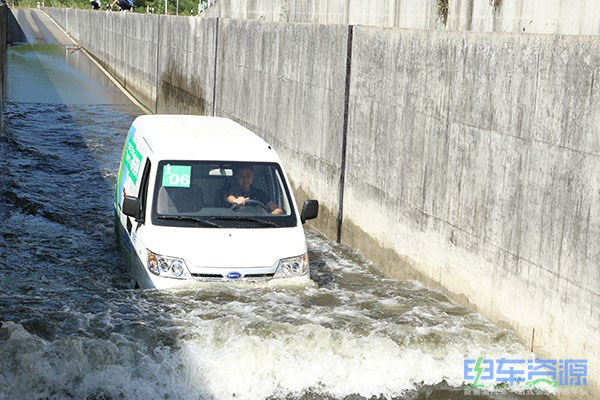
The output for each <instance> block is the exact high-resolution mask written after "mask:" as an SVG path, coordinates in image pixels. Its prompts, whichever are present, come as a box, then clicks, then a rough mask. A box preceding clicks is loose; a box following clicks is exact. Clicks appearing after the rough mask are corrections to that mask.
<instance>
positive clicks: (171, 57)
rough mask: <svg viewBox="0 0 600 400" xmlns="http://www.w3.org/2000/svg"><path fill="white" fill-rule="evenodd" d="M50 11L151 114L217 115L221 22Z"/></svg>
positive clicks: (141, 15) (75, 11) (127, 14)
mask: <svg viewBox="0 0 600 400" xmlns="http://www.w3.org/2000/svg"><path fill="white" fill-rule="evenodd" d="M46 12H47V13H48V14H49V15H50V16H51V17H52V18H53V19H54V20H55V21H56V22H57V23H58V24H59V25H60V26H62V27H63V28H65V30H66V31H67V32H68V33H69V34H70V35H71V36H72V37H73V38H74V39H75V40H76V41H77V42H78V43H80V44H81V45H82V46H84V47H85V48H87V49H88V50H90V52H91V53H92V54H93V56H94V57H95V58H96V59H97V60H98V61H99V62H100V63H101V64H102V65H103V66H104V67H105V68H106V69H107V70H108V71H109V72H110V73H111V74H112V75H113V76H114V77H115V78H117V80H118V81H119V82H120V83H121V84H122V85H123V86H125V88H126V89H127V90H129V91H130V92H131V93H132V94H133V95H134V96H135V97H136V98H137V99H138V100H139V101H140V102H141V103H142V104H143V105H144V106H146V107H147V108H149V109H150V110H153V111H155V112H159V113H169V112H175V111H177V112H179V113H190V114H212V110H213V98H214V94H213V93H214V70H215V64H214V60H215V46H216V42H215V37H216V36H215V35H216V23H217V21H216V20H208V19H201V18H186V17H174V16H173V17H164V16H159V15H144V14H132V13H108V12H98V13H90V12H88V11H86V10H77V9H53V8H49V9H46Z"/></svg>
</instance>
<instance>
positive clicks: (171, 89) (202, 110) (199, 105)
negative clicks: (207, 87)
mask: <svg viewBox="0 0 600 400" xmlns="http://www.w3.org/2000/svg"><path fill="white" fill-rule="evenodd" d="M211 102H212V100H211V101H208V102H207V101H206V99H205V98H204V92H203V91H202V82H201V81H200V79H198V78H197V77H195V76H193V75H192V76H190V77H189V79H188V78H187V77H185V76H184V75H183V74H182V73H181V72H180V71H179V70H178V68H177V66H176V65H175V64H173V63H169V64H168V65H167V66H166V67H165V71H164V72H163V73H162V74H161V76H160V92H159V93H158V100H157V110H156V112H157V113H179V114H181V113H184V114H197V115H212V111H213V110H212V109H210V110H209V109H208V108H209V107H207V105H208V104H210V103H211Z"/></svg>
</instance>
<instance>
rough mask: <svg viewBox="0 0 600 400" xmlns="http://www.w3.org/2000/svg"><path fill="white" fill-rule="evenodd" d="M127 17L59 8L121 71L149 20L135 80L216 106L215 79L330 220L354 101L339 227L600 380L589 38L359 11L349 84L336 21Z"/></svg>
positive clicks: (599, 169) (219, 109)
mask: <svg viewBox="0 0 600 400" xmlns="http://www.w3.org/2000/svg"><path fill="white" fill-rule="evenodd" d="M49 12H51V13H55V12H56V13H58V18H57V19H60V18H63V17H62V15H63V14H62V11H55V10H51V11H49ZM131 17H132V16H131V15H127V14H126V13H119V15H117V13H112V14H111V13H92V12H87V11H73V10H68V11H67V12H66V17H65V22H63V23H64V24H66V26H67V27H70V29H72V30H73V32H76V33H77V35H81V34H82V33H83V35H84V36H82V39H81V40H82V41H83V43H86V40H87V39H86V37H88V36H89V35H92V34H94V32H95V34H96V35H98V36H99V37H100V38H101V39H102V40H100V41H97V42H95V44H93V43H92V42H89V41H88V42H87V43H91V44H90V46H92V47H91V48H90V51H91V52H92V53H94V54H96V55H97V56H98V58H99V59H101V60H102V61H103V62H104V63H106V64H108V65H107V67H110V68H113V70H114V71H115V74H116V75H117V76H119V71H123V70H129V71H136V69H135V68H142V67H141V66H140V65H136V66H134V64H138V63H140V62H139V58H138V56H136V54H137V53H136V52H137V51H138V49H135V48H132V46H130V45H123V46H121V45H120V44H119V43H120V42H119V38H120V37H125V36H127V37H129V38H131V39H130V41H131V42H132V43H134V42H135V38H149V36H151V35H152V33H151V32H153V31H152V29H157V31H156V32H158V33H157V34H158V41H154V42H153V43H160V45H159V46H158V48H157V51H156V53H152V51H153V50H152V49H154V48H152V47H151V50H150V51H149V52H148V51H147V52H146V53H149V54H150V55H148V57H150V58H151V57H155V58H154V62H157V63H158V64H157V67H156V68H158V69H157V71H159V72H158V74H156V73H154V75H153V72H152V69H151V67H152V66H153V65H154V63H153V62H152V61H150V62H148V63H147V66H146V67H143V68H144V69H147V70H148V71H149V72H148V74H147V75H146V76H147V78H141V77H140V78H139V83H137V84H136V87H140V88H144V87H145V86H144V85H146V84H147V86H148V88H150V89H140V90H146V91H147V92H148V97H149V98H151V99H152V96H156V95H157V94H158V98H156V97H155V98H154V101H155V104H156V106H158V110H159V111H161V110H164V111H176V112H198V113H201V112H203V113H206V114H208V115H211V114H212V106H213V104H212V103H211V101H212V96H213V95H214V96H216V97H215V102H214V110H215V112H214V113H215V115H220V116H227V117H231V118H233V119H235V120H237V121H239V122H241V123H242V124H244V125H245V126H247V127H249V128H250V129H252V130H253V131H255V132H257V133H258V134H259V135H261V136H262V137H263V138H265V139H266V140H267V141H268V142H270V143H272V144H273V145H274V146H275V148H276V149H277V150H278V152H279V153H280V155H281V156H282V158H283V161H284V165H285V166H286V169H287V170H288V172H289V174H290V177H291V179H292V181H293V185H294V187H295V189H296V192H297V194H298V197H299V198H300V200H302V199H304V198H306V197H313V198H317V199H319V200H320V201H321V204H322V206H323V207H322V211H323V214H322V216H321V217H320V218H319V219H318V220H317V228H318V229H320V230H321V231H323V232H325V233H326V234H327V235H328V236H329V237H335V231H336V228H337V226H336V221H337V209H338V205H339V200H340V196H339V195H340V193H339V190H338V189H339V185H340V177H341V172H342V171H341V161H342V146H343V143H344V140H343V132H344V128H343V127H344V104H345V100H348V111H349V116H348V120H347V123H348V134H347V155H346V171H345V175H344V177H345V185H344V209H343V216H344V224H343V231H342V240H343V242H344V243H346V244H349V245H351V246H352V247H354V248H357V249H358V250H360V251H362V252H363V253H364V254H365V255H366V256H367V257H369V258H370V259H372V260H374V261H375V262H376V263H377V264H378V265H379V267H380V268H381V269H383V270H385V271H386V272H387V273H388V274H390V275H393V276H398V277H405V278H417V279H419V280H421V281H423V282H425V283H426V284H428V285H430V286H434V287H438V288H440V289H442V290H444V291H446V292H447V293H449V294H450V295H451V296H452V297H453V298H454V299H456V300H457V301H459V302H461V303H463V304H465V305H468V306H470V307H472V308H475V309H477V310H479V311H481V312H482V313H484V314H485V315H488V316H489V317H491V318H492V319H493V320H495V321H497V322H499V323H501V324H505V325H509V326H512V327H513V328H515V329H516V331H517V332H518V333H519V334H520V336H521V338H522V339H523V341H524V342H526V343H531V344H532V345H533V348H534V350H535V351H536V352H537V353H538V354H541V355H548V356H551V357H554V358H558V357H565V358H585V359H588V364H589V370H588V371H589V374H588V377H589V379H588V382H589V383H590V384H591V385H592V387H593V390H594V391H595V392H594V393H596V394H597V393H600V391H599V389H598V388H599V386H598V384H599V382H600V379H599V374H598V371H600V334H599V332H600V314H599V312H598V309H599V308H598V306H599V305H600V269H599V267H598V266H599V265H600V245H599V241H598V238H600V188H599V185H600V140H598V137H600V116H599V115H600V114H598V113H597V110H598V109H599V106H600V89H599V86H598V82H597V81H598V77H597V75H598V71H599V70H600V42H598V41H597V39H595V38H594V37H585V36H582V37H575V36H549V35H514V34H485V33H461V32H446V31H440V30H438V31H433V30H432V31H418V30H399V29H385V28H375V27H366V26H355V27H354V28H353V29H354V30H353V32H354V33H353V36H352V38H353V39H352V44H353V45H352V51H351V54H352V58H351V67H352V68H351V74H350V78H351V79H350V81H349V96H348V97H347V98H346V96H345V93H346V91H345V88H346V86H345V85H346V66H347V54H348V49H347V44H348V34H349V30H348V28H347V27H346V26H343V25H310V24H293V23H288V24H286V23H276V22H257V21H240V20H224V19H219V20H218V22H217V21H216V20H210V19H199V18H184V17H168V18H165V17H152V16H149V17H148V18H149V19H148V21H155V19H151V18H158V23H157V28H153V24H152V23H143V22H139V23H138V22H136V23H137V25H136V23H132V21H133V20H132V19H131ZM135 17H137V16H135ZM140 18H144V17H143V16H140ZM103 19H106V21H104V22H102V21H103ZM109 20H110V21H109ZM102 24H103V25H102ZM119 24H120V26H119ZM86 29H88V31H86ZM90 29H91V30H90ZM161 29H162V30H163V31H162V33H161ZM130 30H135V31H136V32H135V33H134V32H132V31H131V32H130ZM167 31H168V33H165V32H167ZM86 32H87V33H86ZM103 32H106V33H103ZM127 32H130V33H127ZM94 40H97V39H94ZM147 40H149V41H153V40H155V38H150V39H147ZM121 42H124V41H123V40H121ZM211 42H212V44H211ZM110 43H114V44H110ZM129 44H130V43H129ZM103 46H104V47H103ZM109 47H110V48H109ZM215 49H216V51H215ZM213 52H215V55H214V56H212V58H211V54H213ZM198 53H199V54H198ZM152 54H154V55H152ZM146 55H147V54H146ZM172 64H174V66H171V67H169V65H172ZM144 65H145V64H144ZM124 66H125V67H124ZM211 69H212V71H213V75H212V77H211V73H210V71H211ZM133 73H134V74H135V72H133ZM121 77H122V79H124V80H126V79H127V75H125V74H124V73H123V72H121ZM215 77H216V78H215ZM130 79H131V82H134V80H133V79H135V78H133V77H131V78H130ZM145 79H150V80H152V79H154V82H155V86H154V89H152V82H142V81H143V80H145ZM126 83H127V82H126ZM132 85H133V83H132ZM152 90H154V92H153V91H152ZM152 93H154V95H153V94H152ZM534 330H535V335H534V334H533V332H534ZM534 336H535V338H534Z"/></svg>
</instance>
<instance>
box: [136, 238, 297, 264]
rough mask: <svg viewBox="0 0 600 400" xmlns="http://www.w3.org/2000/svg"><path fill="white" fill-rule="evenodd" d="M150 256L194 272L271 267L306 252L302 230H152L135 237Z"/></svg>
mask: <svg viewBox="0 0 600 400" xmlns="http://www.w3.org/2000/svg"><path fill="white" fill-rule="evenodd" d="M138 239H139V240H142V241H143V244H144V245H145V246H146V248H147V249H148V250H150V251H152V252H154V253H157V254H160V255H163V256H170V257H179V258H183V259H184V260H185V262H186V264H187V266H188V268H189V269H190V270H192V271H193V270H194V269H195V268H224V269H237V268H257V267H261V268H266V267H275V265H276V263H277V262H278V261H279V260H280V259H281V258H286V257H294V256H298V255H302V254H304V253H305V252H306V240H305V237H304V230H303V229H302V228H301V227H293V228H274V229H269V228H264V229H263V228H257V229H239V228H238V229H214V228H180V227H153V228H152V229H149V230H147V231H146V232H144V235H143V237H142V236H139V237H138Z"/></svg>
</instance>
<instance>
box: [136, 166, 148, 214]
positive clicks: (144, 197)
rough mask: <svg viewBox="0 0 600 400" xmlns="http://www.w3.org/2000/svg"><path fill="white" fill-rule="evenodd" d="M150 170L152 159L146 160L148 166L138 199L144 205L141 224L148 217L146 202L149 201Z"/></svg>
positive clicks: (145, 169)
mask: <svg viewBox="0 0 600 400" xmlns="http://www.w3.org/2000/svg"><path fill="white" fill-rule="evenodd" d="M150 170H151V163H150V159H147V160H146V165H145V166H144V173H143V174H142V181H141V183H140V191H139V195H138V198H139V199H140V204H141V205H142V213H141V214H142V218H141V219H140V222H142V223H143V222H144V219H145V216H146V202H147V199H148V183H149V182H150Z"/></svg>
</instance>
